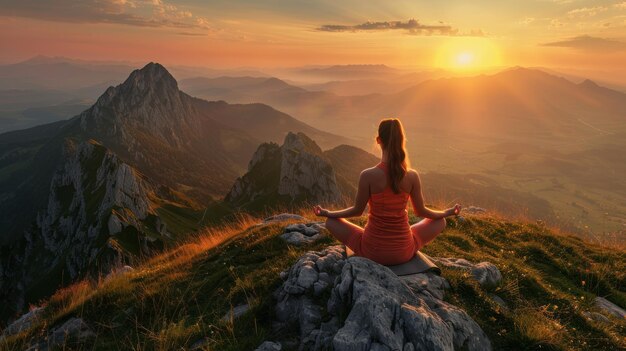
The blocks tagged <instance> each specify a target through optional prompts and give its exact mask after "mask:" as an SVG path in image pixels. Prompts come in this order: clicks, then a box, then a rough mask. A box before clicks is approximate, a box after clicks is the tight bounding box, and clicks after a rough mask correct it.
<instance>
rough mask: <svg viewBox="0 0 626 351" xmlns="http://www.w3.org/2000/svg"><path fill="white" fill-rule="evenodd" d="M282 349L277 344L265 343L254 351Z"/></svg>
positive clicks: (277, 350)
mask: <svg viewBox="0 0 626 351" xmlns="http://www.w3.org/2000/svg"><path fill="white" fill-rule="evenodd" d="M282 349H283V347H282V346H281V345H280V344H279V343H277V342H271V341H265V342H264V343H262V344H261V345H260V346H259V347H257V348H256V350H255V351H280V350H282Z"/></svg>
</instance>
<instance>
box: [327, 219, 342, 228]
mask: <svg viewBox="0 0 626 351" xmlns="http://www.w3.org/2000/svg"><path fill="white" fill-rule="evenodd" d="M339 222H340V220H339V219H338V218H331V217H326V222H325V224H326V229H328V230H333V229H334V228H335V227H336V226H337V224H339Z"/></svg>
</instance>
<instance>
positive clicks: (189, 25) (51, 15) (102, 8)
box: [0, 0, 210, 30]
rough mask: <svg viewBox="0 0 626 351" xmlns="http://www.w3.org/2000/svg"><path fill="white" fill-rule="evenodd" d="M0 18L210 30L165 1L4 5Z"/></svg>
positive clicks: (33, 0)
mask: <svg viewBox="0 0 626 351" xmlns="http://www.w3.org/2000/svg"><path fill="white" fill-rule="evenodd" d="M0 13H1V15H0V16H10V17H24V18H33V19H39V20H46V21H54V22H67V23H113V24H124V25H129V26H137V27H165V28H179V29H203V30H210V27H209V26H208V22H207V21H206V19H204V18H202V17H198V16H194V15H193V14H192V13H191V12H190V11H188V10H185V9H180V8H178V7H177V6H175V5H171V4H167V3H165V2H164V1H163V0H43V1H42V0H20V1H15V2H9V1H1V2H0Z"/></svg>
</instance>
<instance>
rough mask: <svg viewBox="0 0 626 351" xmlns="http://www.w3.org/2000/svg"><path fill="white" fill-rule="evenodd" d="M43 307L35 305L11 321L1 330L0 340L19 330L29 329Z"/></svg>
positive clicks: (17, 332)
mask: <svg viewBox="0 0 626 351" xmlns="http://www.w3.org/2000/svg"><path fill="white" fill-rule="evenodd" d="M43 311H44V308H43V307H36V308H34V309H32V310H30V311H29V312H28V313H25V314H24V315H22V316H21V317H20V318H18V319H16V320H15V321H14V322H13V323H11V324H9V325H8V326H7V327H6V328H5V329H4V331H3V332H2V336H0V340H1V339H3V338H5V337H8V336H11V335H15V334H19V333H20V332H22V331H24V330H27V329H29V328H30V327H31V326H32V325H33V324H35V323H36V322H37V321H38V320H39V317H40V316H41V314H42V313H43Z"/></svg>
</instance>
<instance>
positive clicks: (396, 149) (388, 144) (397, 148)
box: [378, 118, 409, 194]
mask: <svg viewBox="0 0 626 351" xmlns="http://www.w3.org/2000/svg"><path fill="white" fill-rule="evenodd" d="M378 137H379V138H380V142H381V146H382V148H383V150H385V151H387V163H388V169H389V178H390V180H391V184H390V186H391V190H393V192H394V193H396V194H397V193H399V192H400V181H402V178H404V175H405V174H406V172H407V171H408V169H409V157H408V153H407V151H406V148H405V145H404V144H405V138H404V128H403V127H402V123H400V120H399V119H397V118H387V119H383V120H382V121H380V124H379V125H378Z"/></svg>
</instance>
